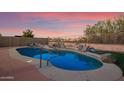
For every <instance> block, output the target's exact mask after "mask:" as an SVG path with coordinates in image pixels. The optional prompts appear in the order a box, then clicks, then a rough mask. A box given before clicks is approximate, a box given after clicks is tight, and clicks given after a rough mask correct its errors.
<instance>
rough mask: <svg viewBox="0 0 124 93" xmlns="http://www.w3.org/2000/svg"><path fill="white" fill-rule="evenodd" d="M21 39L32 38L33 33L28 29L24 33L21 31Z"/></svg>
mask: <svg viewBox="0 0 124 93" xmlns="http://www.w3.org/2000/svg"><path fill="white" fill-rule="evenodd" d="M23 37H31V38H32V37H34V35H33V31H32V30H30V29H26V30H25V31H23Z"/></svg>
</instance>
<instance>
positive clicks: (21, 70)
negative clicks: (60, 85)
mask: <svg viewBox="0 0 124 93" xmlns="http://www.w3.org/2000/svg"><path fill="white" fill-rule="evenodd" d="M9 49H10V48H8V47H7V48H0V81H3V80H5V81H7V80H9V81H10V80H12V81H13V80H14V81H15V80H21V81H30V80H35V81H36V80H40V81H42V80H43V81H46V80H50V79H48V78H47V77H46V76H44V75H43V74H41V73H40V72H39V71H38V70H37V68H36V67H35V66H34V65H32V64H29V63H26V62H23V61H20V60H17V59H14V58H12V57H11V56H10V54H9Z"/></svg>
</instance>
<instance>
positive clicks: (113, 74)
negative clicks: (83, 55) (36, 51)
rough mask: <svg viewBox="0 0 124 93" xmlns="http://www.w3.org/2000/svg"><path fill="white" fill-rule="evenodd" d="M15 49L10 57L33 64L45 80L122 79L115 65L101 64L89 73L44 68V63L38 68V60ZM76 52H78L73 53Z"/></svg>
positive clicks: (12, 49) (11, 51)
mask: <svg viewBox="0 0 124 93" xmlns="http://www.w3.org/2000/svg"><path fill="white" fill-rule="evenodd" d="M16 48H17V47H15V48H11V49H10V50H9V53H11V57H12V58H15V59H17V60H20V61H23V62H26V63H29V64H33V65H35V66H36V68H37V70H38V71H39V72H40V73H41V74H42V75H44V76H46V77H47V78H49V79H51V80H56V81H113V80H119V79H120V78H121V77H122V71H121V70H120V68H119V67H117V66H116V65H115V64H110V63H109V64H108V63H103V62H102V63H103V66H102V67H100V68H98V69H96V70H90V71H69V70H63V69H60V68H57V67H55V66H53V65H52V64H49V66H46V61H43V66H42V68H39V60H37V59H33V58H30V57H26V56H22V55H20V54H19V53H18V52H17V51H16ZM75 52H78V51H75ZM100 61H101V60H100Z"/></svg>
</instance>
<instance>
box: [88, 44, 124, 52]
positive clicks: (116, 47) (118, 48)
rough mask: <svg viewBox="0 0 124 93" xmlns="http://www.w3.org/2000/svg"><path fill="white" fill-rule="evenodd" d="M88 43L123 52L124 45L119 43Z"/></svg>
mask: <svg viewBox="0 0 124 93" xmlns="http://www.w3.org/2000/svg"><path fill="white" fill-rule="evenodd" d="M88 45H89V46H90V47H94V48H96V49H100V50H108V51H115V52H124V45H119V44H88Z"/></svg>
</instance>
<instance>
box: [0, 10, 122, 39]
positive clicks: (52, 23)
mask: <svg viewBox="0 0 124 93" xmlns="http://www.w3.org/2000/svg"><path fill="white" fill-rule="evenodd" d="M122 14H124V13H122V12H0V33H1V34H2V35H3V36H15V35H22V32H23V31H24V30H25V29H31V30H32V31H33V34H34V36H35V37H64V38H76V37H80V36H83V32H84V29H85V26H86V25H93V24H95V23H96V22H97V21H99V20H106V19H113V18H114V17H116V16H118V15H122Z"/></svg>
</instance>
